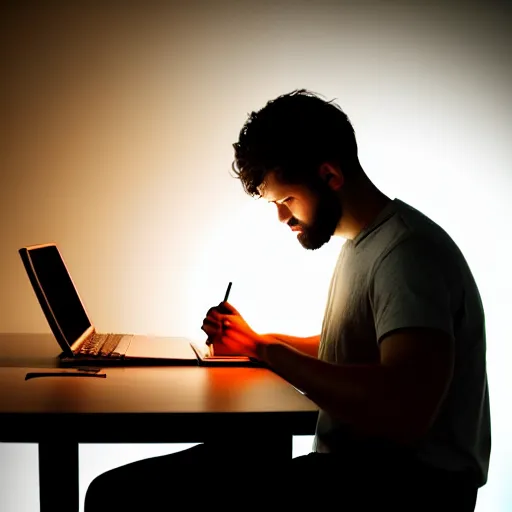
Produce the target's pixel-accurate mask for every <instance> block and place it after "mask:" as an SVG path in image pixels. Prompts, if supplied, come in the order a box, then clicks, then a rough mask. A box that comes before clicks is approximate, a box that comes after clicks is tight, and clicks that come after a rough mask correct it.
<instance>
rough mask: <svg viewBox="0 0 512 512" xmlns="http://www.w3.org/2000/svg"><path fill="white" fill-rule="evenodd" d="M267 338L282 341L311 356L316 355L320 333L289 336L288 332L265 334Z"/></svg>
mask: <svg viewBox="0 0 512 512" xmlns="http://www.w3.org/2000/svg"><path fill="white" fill-rule="evenodd" d="M264 336H265V337H266V338H268V339H274V340H276V341H278V342H281V343H284V344H285V345H288V346H290V347H292V348H294V349H295V350H298V351H299V352H303V353H304V354H307V355H309V356H312V357H318V346H319V345H320V335H319V334H317V335H316V336H308V337H305V338H304V337H299V336H289V335H288V334H265V335H264Z"/></svg>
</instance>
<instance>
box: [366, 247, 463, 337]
mask: <svg viewBox="0 0 512 512" xmlns="http://www.w3.org/2000/svg"><path fill="white" fill-rule="evenodd" d="M370 279H371V281H370V287H369V294H370V297H369V299H370V303H371V307H372V311H373V318H374V322H375V331H376V335H377V340H378V342H379V343H380V341H381V340H382V338H383V337H384V336H385V335H386V334H388V333H390V332H391V331H395V330H397V329H403V328H408V327H409V328H411V327H426V328H433V329H440V330H442V331H444V332H446V333H448V334H449V335H451V336H452V337H453V320H452V315H451V308H450V290H449V287H448V284H447V282H446V279H445V277H444V275H443V271H442V261H441V259H440V258H439V257H438V255H436V253H435V250H434V248H433V247H431V246H429V245H428V244H426V243H423V242H421V241H418V240H417V239H415V238H413V237H411V238H409V239H407V240H404V241H402V242H401V243H399V244H398V245H397V246H395V247H394V248H392V249H391V250H390V251H389V253H387V254H386V255H385V256H384V258H383V259H382V260H381V261H380V262H379V263H378V264H377V266H376V267H375V270H374V272H373V275H372V276H371V278H370Z"/></svg>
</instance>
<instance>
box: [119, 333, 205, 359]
mask: <svg viewBox="0 0 512 512" xmlns="http://www.w3.org/2000/svg"><path fill="white" fill-rule="evenodd" d="M132 357H138V358H142V359H180V360H190V361H197V356H196V353H195V352H194V350H193V349H192V347H191V346H190V341H189V340H188V339H187V338H172V337H171V338H163V337H153V336H133V338H132V340H131V343H130V346H129V347H128V351H127V352H126V355H125V358H132Z"/></svg>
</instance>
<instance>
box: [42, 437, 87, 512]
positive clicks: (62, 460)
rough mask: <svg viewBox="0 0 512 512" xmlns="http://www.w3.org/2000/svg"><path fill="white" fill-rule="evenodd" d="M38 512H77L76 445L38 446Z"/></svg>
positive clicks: (55, 444)
mask: <svg viewBox="0 0 512 512" xmlns="http://www.w3.org/2000/svg"><path fill="white" fill-rule="evenodd" d="M39 500H40V509H39V510H40V511H41V512H78V443H39Z"/></svg>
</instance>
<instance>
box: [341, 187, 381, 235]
mask: <svg viewBox="0 0 512 512" xmlns="http://www.w3.org/2000/svg"><path fill="white" fill-rule="evenodd" d="M340 200H341V203H342V208H343V214H342V217H341V220H340V223H339V224H338V227H337V229H336V232H335V234H336V235H337V236H341V237H343V238H346V239H347V240H353V239H354V238H356V236H357V235H358V234H359V233H360V232H361V231H362V230H363V229H364V228H366V227H367V226H369V225H370V224H371V223H372V222H373V221H374V220H375V219H376V217H377V216H378V215H379V213H380V212H382V210H383V209H384V208H385V207H386V206H387V205H388V204H389V203H390V202H391V199H390V198H389V197H388V196H386V195H385V194H383V193H382V192H381V191H380V190H379V189H378V188H377V187H375V185H373V183H371V182H370V181H369V180H364V181H362V182H360V183H358V184H357V185H353V186H352V187H350V190H349V189H347V190H345V191H343V193H342V195H341V197H340Z"/></svg>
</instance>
